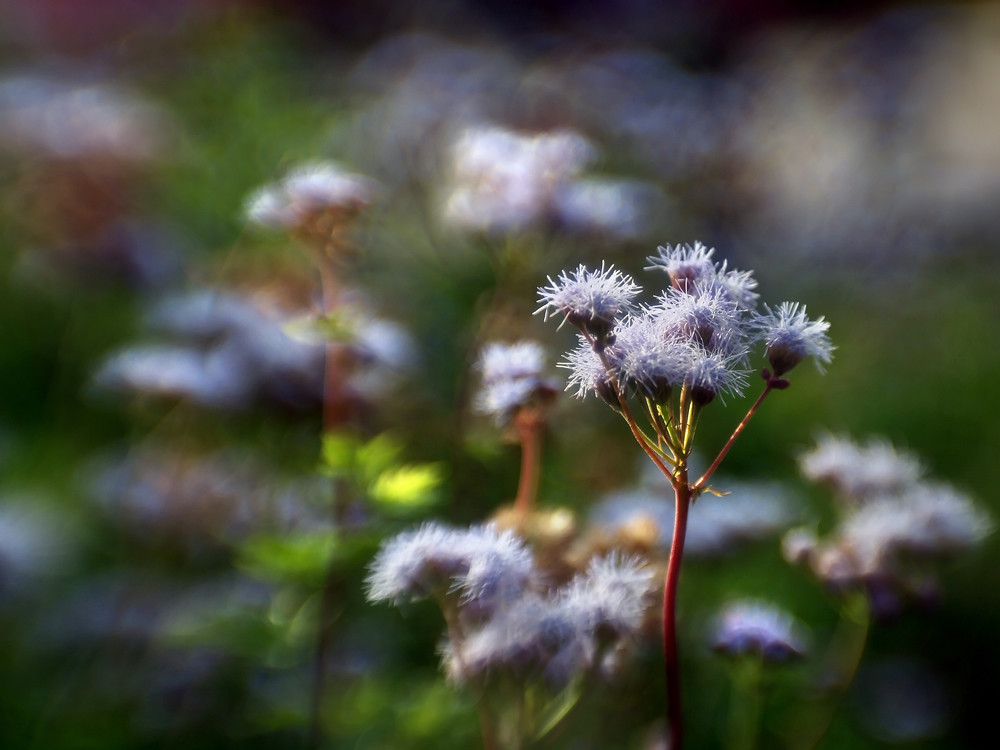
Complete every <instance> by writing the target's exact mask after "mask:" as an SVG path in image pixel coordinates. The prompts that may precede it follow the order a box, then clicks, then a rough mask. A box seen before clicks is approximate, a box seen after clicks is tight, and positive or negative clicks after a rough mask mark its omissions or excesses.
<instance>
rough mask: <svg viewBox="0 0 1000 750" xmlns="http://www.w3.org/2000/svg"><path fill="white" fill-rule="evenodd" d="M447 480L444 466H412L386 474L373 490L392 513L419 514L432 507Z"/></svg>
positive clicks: (374, 484)
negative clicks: (441, 486) (416, 512)
mask: <svg viewBox="0 0 1000 750" xmlns="http://www.w3.org/2000/svg"><path fill="white" fill-rule="evenodd" d="M443 478H444V471H443V468H442V466H441V464H412V465H409V466H400V467H399V468H395V469H390V470H388V471H385V472H383V473H382V474H381V475H379V477H378V478H377V479H376V480H375V481H374V482H373V483H372V485H371V488H370V490H369V492H370V494H371V498H372V500H374V501H375V502H376V503H378V504H379V505H381V506H382V507H383V509H384V510H386V511H389V512H413V511H419V510H422V509H423V508H426V507H427V506H428V505H430V504H432V503H433V502H434V501H435V500H436V499H437V496H436V494H437V493H436V490H437V488H438V486H440V484H441V481H442V480H443Z"/></svg>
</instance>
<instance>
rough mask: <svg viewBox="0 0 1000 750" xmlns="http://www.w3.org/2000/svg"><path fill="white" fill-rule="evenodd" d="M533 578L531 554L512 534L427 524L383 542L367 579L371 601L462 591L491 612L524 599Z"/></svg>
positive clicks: (489, 527) (490, 528) (484, 528)
mask: <svg viewBox="0 0 1000 750" xmlns="http://www.w3.org/2000/svg"><path fill="white" fill-rule="evenodd" d="M534 576H535V569H534V560H533V558H532V556H531V552H530V550H528V548H527V547H525V546H524V543H523V542H522V541H521V540H520V539H519V538H518V537H517V536H515V535H514V533H513V532H510V531H505V532H499V531H497V529H496V527H494V526H492V525H486V526H473V527H471V528H469V529H454V528H451V527H448V526H445V525H443V524H438V523H425V524H424V525H423V526H421V527H420V528H418V529H416V530H413V531H406V532H403V533H402V534H398V535H397V536H394V537H393V538H392V539H389V540H388V541H386V542H383V544H382V546H381V548H380V549H379V551H378V554H376V556H375V559H374V561H373V562H372V565H371V572H370V573H369V575H368V580H367V587H368V599H369V600H370V601H392V602H398V601H400V600H402V599H405V598H410V599H421V598H424V597H426V596H429V595H432V594H437V595H442V594H444V593H446V592H456V591H459V592H461V597H462V600H463V601H465V602H466V603H470V602H474V603H475V604H476V606H477V607H478V608H479V609H480V610H481V611H490V610H491V609H492V608H493V607H494V606H495V605H497V604H499V603H502V602H504V601H509V600H512V599H514V598H516V597H517V596H518V595H520V593H521V592H522V591H523V590H524V589H525V588H526V587H527V585H528V583H529V582H530V581H531V579H532V578H533V577H534Z"/></svg>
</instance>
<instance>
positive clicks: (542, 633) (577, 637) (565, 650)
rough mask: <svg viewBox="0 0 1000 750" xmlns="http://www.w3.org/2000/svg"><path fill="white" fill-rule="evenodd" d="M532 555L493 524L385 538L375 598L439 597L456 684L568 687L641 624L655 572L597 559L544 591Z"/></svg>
mask: <svg viewBox="0 0 1000 750" xmlns="http://www.w3.org/2000/svg"><path fill="white" fill-rule="evenodd" d="M542 578H543V577H542V576H541V574H540V573H539V571H538V569H537V567H536V564H535V560H534V557H533V555H532V553H531V551H530V550H529V549H528V548H527V547H526V546H525V545H524V543H523V542H522V541H521V539H520V538H519V537H517V536H516V535H515V534H514V533H513V532H511V531H505V532H499V531H497V529H496V528H495V527H494V526H492V525H487V526H475V527H472V528H470V529H464V530H463V529H454V528H450V527H446V526H442V525H440V524H435V523H428V524H425V525H424V526H422V527H420V528H419V529H417V530H415V531H409V532H404V533H403V534H400V535H398V536H396V537H394V538H392V539H390V540H388V541H387V542H385V543H384V544H383V546H382V548H381V550H380V551H379V553H378V555H377V556H376V558H375V560H374V562H373V563H372V567H371V574H370V575H369V578H368V596H369V599H371V600H373V601H382V600H387V601H393V602H398V601H400V600H402V599H406V598H422V597H425V596H435V597H437V599H438V601H439V603H441V605H442V608H443V609H445V616H446V618H450V620H451V622H450V626H449V633H448V642H447V644H446V646H445V650H444V666H445V669H446V671H447V673H448V674H449V676H450V677H451V678H452V679H453V680H455V681H457V682H470V681H472V682H475V683H476V684H484V683H485V681H487V680H489V679H491V678H492V677H493V676H496V675H500V674H506V675H513V676H515V677H517V678H518V679H527V680H531V679H540V680H542V681H543V683H544V684H546V685H548V686H550V687H552V688H557V689H558V688H560V687H563V686H565V685H566V684H567V683H568V682H569V681H570V680H571V679H573V678H574V677H575V676H577V675H579V674H581V673H582V672H584V671H586V670H589V669H595V668H600V667H604V666H607V665H606V664H605V659H607V658H610V657H611V656H612V655H613V654H614V652H615V649H616V648H618V647H620V646H622V645H623V644H624V643H625V642H627V640H628V639H629V638H630V637H632V636H634V635H635V634H636V632H637V631H638V630H639V627H640V625H641V624H642V620H643V617H644V615H645V611H646V605H647V598H648V595H649V594H650V593H651V591H652V587H653V581H652V572H651V571H650V570H648V569H646V568H644V567H643V566H642V565H641V564H640V563H639V562H638V560H636V559H634V558H622V557H620V556H618V555H614V554H612V555H608V556H606V557H600V558H594V559H592V560H591V561H590V563H589V565H588V567H587V569H586V570H585V571H584V572H582V573H579V574H578V575H577V576H576V577H574V578H573V579H572V580H571V581H570V582H569V583H567V584H566V585H565V586H563V587H562V588H558V589H555V590H546V589H545V588H544V587H543V580H542Z"/></svg>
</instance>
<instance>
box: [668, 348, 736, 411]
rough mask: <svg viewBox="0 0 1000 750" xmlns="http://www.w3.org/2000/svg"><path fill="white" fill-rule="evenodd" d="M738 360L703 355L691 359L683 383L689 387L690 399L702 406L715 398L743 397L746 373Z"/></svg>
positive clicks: (723, 356) (729, 357)
mask: <svg viewBox="0 0 1000 750" xmlns="http://www.w3.org/2000/svg"><path fill="white" fill-rule="evenodd" d="M739 361H740V360H739V358H738V357H732V356H725V355H720V354H710V353H703V354H699V355H696V356H694V357H692V359H691V362H690V365H689V367H688V371H687V373H686V374H685V376H684V382H685V383H687V384H689V385H690V386H691V399H692V401H694V403H695V404H698V405H699V406H704V405H705V404H708V403H710V402H711V401H712V400H713V399H714V398H715V397H716V396H723V397H724V396H726V395H735V396H741V395H743V390H744V389H745V388H746V386H747V378H746V376H747V371H746V370H745V369H743V368H741V367H739Z"/></svg>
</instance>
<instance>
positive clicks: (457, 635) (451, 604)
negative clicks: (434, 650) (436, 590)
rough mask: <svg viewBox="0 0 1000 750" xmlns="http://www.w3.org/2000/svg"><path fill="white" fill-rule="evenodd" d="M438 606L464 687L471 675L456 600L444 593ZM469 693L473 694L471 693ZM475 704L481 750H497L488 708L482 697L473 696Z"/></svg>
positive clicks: (454, 596) (451, 594)
mask: <svg viewBox="0 0 1000 750" xmlns="http://www.w3.org/2000/svg"><path fill="white" fill-rule="evenodd" d="M438 604H439V605H440V607H441V612H442V614H443V615H444V621H445V625H446V627H447V629H448V640H449V641H451V648H452V651H453V653H454V654H455V662H456V663H457V664H458V671H459V674H460V675H461V677H462V680H463V681H464V682H465V684H466V685H470V686H471V684H472V681H471V675H470V674H469V672H468V670H467V669H466V666H465V656H464V644H465V634H464V632H463V630H462V625H461V622H459V617H458V599H457V597H456V595H455V594H454V593H445V594H442V595H441V596H440V597H438ZM470 692H474V691H471V690H470ZM472 698H473V700H474V701H475V702H476V711H477V712H478V714H479V728H480V731H481V732H482V736H483V750H497V737H496V728H495V727H494V726H493V719H492V717H491V716H490V710H489V707H488V706H487V705H486V700H485V698H484V697H483V696H482V695H475V694H474V695H473V696H472Z"/></svg>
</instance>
